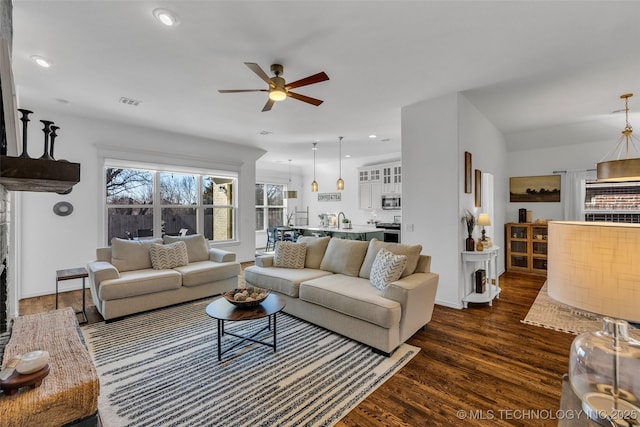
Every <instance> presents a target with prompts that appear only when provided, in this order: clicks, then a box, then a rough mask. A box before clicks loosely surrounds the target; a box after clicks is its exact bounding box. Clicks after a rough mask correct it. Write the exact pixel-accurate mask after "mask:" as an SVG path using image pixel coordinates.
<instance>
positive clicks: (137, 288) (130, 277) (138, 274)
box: [98, 268, 182, 300]
mask: <svg viewBox="0 0 640 427" xmlns="http://www.w3.org/2000/svg"><path fill="white" fill-rule="evenodd" d="M181 285H182V276H181V275H180V273H178V272H177V271H174V270H154V269H152V268H149V269H145V270H136V271H127V272H124V273H122V272H121V273H120V277H119V278H117V279H108V280H103V281H102V282H101V283H100V289H98V296H99V297H100V299H101V300H114V299H122V298H129V297H134V296H138V295H146V294H153V293H155V292H160V291H170V290H174V289H179V288H180V286H181Z"/></svg>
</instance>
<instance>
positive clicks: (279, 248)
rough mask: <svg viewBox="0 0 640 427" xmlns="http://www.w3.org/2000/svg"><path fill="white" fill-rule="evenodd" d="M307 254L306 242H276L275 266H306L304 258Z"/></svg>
mask: <svg viewBox="0 0 640 427" xmlns="http://www.w3.org/2000/svg"><path fill="white" fill-rule="evenodd" d="M306 255H307V244H306V243H305V242H298V243H296V242H287V241H278V242H276V254H275V255H274V257H273V266H274V267H282V268H304V259H305V257H306Z"/></svg>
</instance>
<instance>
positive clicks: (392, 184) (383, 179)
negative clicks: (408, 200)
mask: <svg viewBox="0 0 640 427" xmlns="http://www.w3.org/2000/svg"><path fill="white" fill-rule="evenodd" d="M358 183H359V207H360V209H369V210H371V209H376V210H379V209H382V195H383V194H398V195H399V194H400V193H402V166H401V164H400V162H399V161H398V162H393V163H385V164H381V165H373V166H365V167H361V168H358Z"/></svg>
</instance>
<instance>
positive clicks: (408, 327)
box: [244, 236, 438, 355]
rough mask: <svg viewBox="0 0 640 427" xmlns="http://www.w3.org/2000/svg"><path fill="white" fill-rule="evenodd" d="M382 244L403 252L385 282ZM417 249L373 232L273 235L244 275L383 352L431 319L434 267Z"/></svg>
mask: <svg viewBox="0 0 640 427" xmlns="http://www.w3.org/2000/svg"><path fill="white" fill-rule="evenodd" d="M292 245H298V246H297V247H295V248H293V246H292ZM285 248H286V249H287V250H285ZM292 248H293V249H292ZM281 249H282V250H281ZM381 250H384V254H386V256H387V257H388V256H389V255H388V254H389V253H391V254H392V255H393V257H392V258H395V259H396V261H398V260H400V261H402V258H403V257H402V256H404V258H405V263H404V264H402V266H403V267H402V268H401V273H399V275H400V277H399V278H397V279H395V280H391V281H389V282H387V283H383V284H382V285H381V284H380V280H379V279H380V277H381V275H382V276H384V277H387V276H385V274H386V273H388V271H381V270H380V266H381V265H382V266H383V267H384V263H383V262H379V259H378V258H379V256H378V254H379V253H381ZM421 250H422V246H421V245H404V244H398V243H387V242H381V241H379V240H377V239H373V240H371V241H370V242H366V241H365V242H363V241H355V240H343V239H339V238H329V237H307V236H304V237H300V238H299V240H298V242H297V243H291V242H278V244H277V246H276V251H275V254H274V255H264V256H260V257H258V258H256V264H255V266H251V267H248V268H247V269H245V271H244V278H245V281H246V282H247V284H248V285H253V286H258V287H261V288H266V289H270V290H271V291H273V292H275V293H277V294H279V295H281V296H282V297H283V298H284V299H285V300H286V307H285V308H284V311H285V312H286V313H288V314H291V315H293V316H296V317H299V318H301V319H304V320H306V321H308V322H311V323H314V324H316V325H319V326H322V327H324V328H327V329H329V330H332V331H334V332H337V333H339V334H341V335H344V336H347V337H349V338H351V339H354V340H356V341H359V342H362V343H364V344H367V345H369V346H371V347H372V348H373V349H374V350H375V351H377V352H380V353H383V354H387V355H388V354H391V353H392V352H393V351H394V350H395V349H396V348H397V347H398V346H399V345H400V344H402V343H403V342H405V341H406V340H407V339H409V338H410V337H411V336H412V335H413V334H415V333H416V332H417V331H418V330H419V329H420V328H422V327H423V326H425V325H426V324H427V323H428V322H429V321H430V320H431V316H432V313H433V307H434V303H435V296H436V290H437V287H438V275H437V274H435V273H432V272H431V271H430V266H431V257H430V256H428V255H421V254H420V252H421ZM381 254H382V253H381ZM397 255H401V257H397ZM394 265H395V267H397V264H394V262H391V263H390V264H389V266H390V267H388V269H389V270H393V269H394V268H395V267H394ZM394 274H395V273H394ZM373 276H375V277H373ZM396 276H398V274H396ZM383 281H384V280H383ZM372 282H375V283H376V286H378V287H375V286H373V285H372Z"/></svg>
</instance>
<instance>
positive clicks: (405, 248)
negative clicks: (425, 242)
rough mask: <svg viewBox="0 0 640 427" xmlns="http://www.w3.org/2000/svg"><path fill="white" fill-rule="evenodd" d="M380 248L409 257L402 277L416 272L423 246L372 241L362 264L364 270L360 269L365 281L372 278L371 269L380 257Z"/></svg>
mask: <svg viewBox="0 0 640 427" xmlns="http://www.w3.org/2000/svg"><path fill="white" fill-rule="evenodd" d="M380 248H385V249H386V250H388V251H389V252H391V253H394V254H396V255H406V256H407V265H406V266H405V267H404V271H403V272H402V275H401V276H400V277H407V276H408V275H410V274H413V273H414V272H415V271H416V267H417V266H418V260H420V252H421V251H422V245H405V244H402V243H392V242H381V241H380V240H378V239H371V241H370V242H369V248H368V249H367V256H366V257H365V258H364V261H363V262H362V268H360V274H359V276H360V277H362V278H364V279H369V278H370V276H371V267H372V266H373V261H374V260H375V259H376V255H378V251H379V250H380Z"/></svg>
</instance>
